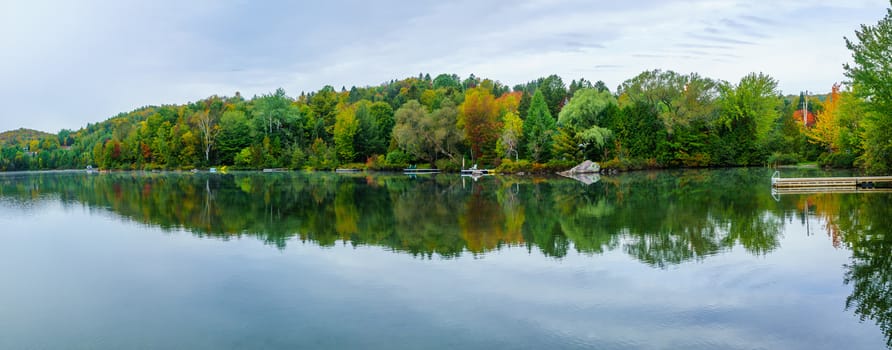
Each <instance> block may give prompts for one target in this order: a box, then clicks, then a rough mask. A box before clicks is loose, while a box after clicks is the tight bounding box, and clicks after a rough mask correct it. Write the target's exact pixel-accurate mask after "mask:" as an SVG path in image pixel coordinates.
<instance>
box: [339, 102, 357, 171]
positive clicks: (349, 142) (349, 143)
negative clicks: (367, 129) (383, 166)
mask: <svg viewBox="0 0 892 350" xmlns="http://www.w3.org/2000/svg"><path fill="white" fill-rule="evenodd" d="M358 130H359V121H358V120H356V110H355V109H354V108H353V107H352V106H344V105H341V106H340V107H339V108H338V114H337V116H335V124H334V145H335V150H336V151H337V154H338V159H339V160H340V161H341V162H352V161H353V160H354V159H355V158H356V150H355V148H354V138H355V137H356V133H357V131H358Z"/></svg>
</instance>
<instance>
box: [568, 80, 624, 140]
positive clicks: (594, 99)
mask: <svg viewBox="0 0 892 350" xmlns="http://www.w3.org/2000/svg"><path fill="white" fill-rule="evenodd" d="M616 106H617V102H616V98H615V97H613V95H612V94H610V93H609V92H607V91H598V90H596V89H594V88H583V89H580V90H578V91H576V94H575V95H573V98H572V99H570V102H568V103H567V105H566V106H565V107H564V108H563V109H562V110H561V113H560V114H559V115H558V121H557V124H558V126H560V127H562V128H565V129H567V132H568V133H569V135H568V136H569V137H570V138H572V136H574V135H576V136H578V139H579V140H580V141H581V142H582V144H583V145H584V147H587V146H588V145H592V146H594V147H596V148H597V149H603V148H604V147H605V146H606V145H607V144H608V141H609V140H610V139H611V138H612V137H613V131H612V130H610V129H608V128H606V127H605V126H606V124H607V120H608V118H609V116H608V115H607V114H608V113H611V112H612V111H614V110H615V108H616Z"/></svg>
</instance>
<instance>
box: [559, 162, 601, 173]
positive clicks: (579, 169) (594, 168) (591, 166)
mask: <svg viewBox="0 0 892 350" xmlns="http://www.w3.org/2000/svg"><path fill="white" fill-rule="evenodd" d="M600 171H601V166H600V165H598V163H595V162H593V161H590V160H586V161H584V162H582V163H579V165H577V166H575V167H573V168H572V169H570V170H567V171H565V172H564V173H567V174H592V173H598V172H600Z"/></svg>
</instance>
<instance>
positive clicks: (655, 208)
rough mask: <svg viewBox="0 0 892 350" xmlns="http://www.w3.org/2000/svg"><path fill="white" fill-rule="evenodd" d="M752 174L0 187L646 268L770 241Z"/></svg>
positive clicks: (50, 178) (760, 182)
mask: <svg viewBox="0 0 892 350" xmlns="http://www.w3.org/2000/svg"><path fill="white" fill-rule="evenodd" d="M766 179H767V177H765V176H764V171H762V170H732V171H686V172H661V173H641V174H632V175H626V176H621V177H608V178H604V179H601V180H600V181H599V182H597V183H593V184H590V185H585V184H583V183H580V182H577V181H573V180H570V179H564V178H548V179H544V178H528V177H524V178H512V177H488V178H485V179H481V180H479V181H463V180H462V179H461V178H460V177H458V176H452V175H448V174H441V175H435V176H424V177H416V178H410V177H406V176H402V175H383V176H370V175H338V174H325V173H322V174H302V173H275V174H257V173H235V174H226V175H223V174H146V173H112V174H103V175H95V174H94V175H89V174H81V173H66V174H30V175H12V176H4V177H2V178H0V195H2V197H4V198H13V199H16V200H19V201H34V200H37V199H39V198H41V197H46V196H49V197H52V198H59V199H61V201H62V202H64V203H68V204H73V203H84V204H86V205H88V206H90V207H94V208H107V209H108V210H110V211H112V212H114V213H116V214H118V215H120V216H122V217H124V218H128V219H130V220H134V221H137V222H141V223H146V224H150V225H155V226H158V227H161V228H163V229H165V230H170V229H185V230H188V231H190V232H192V233H193V234H195V235H198V236H201V237H217V238H223V239H227V238H231V237H241V236H254V237H257V238H259V239H261V240H263V241H264V242H267V243H269V244H272V245H275V246H277V247H279V248H284V247H285V246H286V245H287V242H288V241H289V240H291V239H292V238H295V237H297V238H299V239H300V240H302V241H310V242H315V243H316V244H318V245H321V246H330V245H333V244H336V243H337V242H349V243H351V244H354V245H377V246H384V247H387V248H389V249H392V250H394V251H399V252H407V253H411V254H414V255H418V256H426V257H431V256H434V255H437V256H442V257H455V256H458V255H461V254H467V253H470V254H481V253H485V252H487V251H491V250H497V249H499V248H500V247H503V246H520V245H523V246H526V247H527V248H528V249H531V250H532V249H537V250H540V251H541V252H543V253H544V254H546V255H548V256H553V257H563V256H565V255H566V254H568V253H569V252H571V251H574V250H575V251H578V252H582V253H590V254H598V253H602V252H604V251H607V250H614V249H622V250H623V251H625V252H627V253H628V254H629V255H631V256H633V257H635V258H636V259H638V260H640V261H642V262H644V263H647V264H649V265H652V266H656V267H665V266H667V265H671V264H678V263H681V262H685V261H689V260H696V259H702V258H704V257H707V256H710V255H713V254H716V253H718V252H721V251H723V250H727V249H731V248H732V247H734V246H735V245H738V244H739V245H741V246H743V248H744V249H746V250H747V251H750V252H752V253H754V254H765V253H767V252H770V251H771V250H773V249H775V248H776V247H777V245H778V237H779V235H780V234H781V228H782V224H783V219H784V215H785V214H784V213H786V212H787V211H789V209H792V208H794V207H793V206H791V205H795V204H794V203H792V202H784V201H782V202H780V203H777V202H774V201H773V200H772V198H771V197H770V196H769V195H767V194H766V193H765V192H766V191H765V183H764V182H765V181H766Z"/></svg>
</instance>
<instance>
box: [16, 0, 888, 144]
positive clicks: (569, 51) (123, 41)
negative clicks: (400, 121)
mask: <svg viewBox="0 0 892 350" xmlns="http://www.w3.org/2000/svg"><path fill="white" fill-rule="evenodd" d="M889 5H890V3H889V1H887V0H846V1H839V0H836V1H824V0H783V1H779V0H775V1H763V0H685V1H681V0H662V1H660V0H625V1H615V0H611V1H587V0H563V1H561V0H555V1H546V0H516V1H501V0H493V1H487V0H457V1H441V0H416V1H391V0H378V1H337V0H328V1H312V2H302V1H301V2H299V1H275V0H273V1H262V2H261V1H247V0H245V1H227V0H211V1H204V0H195V1H181V0H153V1H127V0H121V1H104V0H79V1H45V0H0V105H2V106H3V107H2V108H0V131H2V130H11V129H17V128H20V127H25V128H32V129H38V130H42V131H47V132H53V133H55V132H58V131H59V130H60V129H63V128H67V129H79V128H81V127H84V126H86V124H87V123H95V122H100V121H103V120H106V119H108V118H109V117H112V116H114V115H116V114H118V113H121V112H127V111H131V110H133V109H136V108H138V107H141V106H146V105H161V104H182V103H186V102H189V101H195V100H199V99H202V98H205V97H208V96H211V95H220V96H232V95H234V94H235V92H236V91H238V92H240V93H241V94H242V95H243V96H246V97H251V96H254V95H261V94H265V93H269V92H272V91H274V90H275V89H276V88H279V87H282V88H284V89H285V91H286V92H287V93H288V94H289V95H291V96H298V95H300V93H301V92H302V91H306V92H309V91H316V90H319V89H320V88H322V87H323V86H325V85H332V86H334V87H335V88H337V89H340V88H341V87H342V86H345V87H346V88H347V89H349V88H350V87H351V86H375V85H379V84H381V83H383V82H385V81H389V80H391V79H402V78H406V77H409V76H417V75H418V74H419V73H429V74H430V75H431V76H432V77H435V76H436V75H437V74H440V73H449V74H452V73H455V74H458V75H460V76H462V77H467V76H468V75H469V74H472V73H473V74H474V75H476V76H478V77H483V78H490V79H493V80H498V81H500V82H502V83H503V84H506V85H509V86H513V85H515V84H520V83H524V82H527V81H530V80H534V79H536V78H539V77H544V76H547V75H550V74H558V75H559V76H561V77H562V78H563V80H564V82H565V83H567V84H569V82H570V81H571V80H573V79H579V78H580V77H584V78H586V79H587V80H590V81H597V80H603V81H604V82H605V83H606V84H607V86H609V87H611V89H614V88H615V87H616V86H618V85H619V84H621V83H622V82H623V81H625V80H627V79H630V78H632V77H634V76H636V75H638V74H639V73H641V72H642V71H645V70H651V69H663V70H674V71H676V72H679V73H692V72H696V73H698V74H700V75H701V76H706V77H710V78H714V79H722V80H726V81H731V82H735V81H739V79H740V78H741V77H743V76H744V75H746V74H748V73H750V72H764V73H766V74H768V75H770V76H772V77H774V78H775V79H777V80H778V82H779V89H780V90H781V91H782V92H783V93H784V94H798V93H799V92H800V91H803V90H807V91H813V92H827V91H829V90H830V87H831V86H832V84H834V83H836V82H842V81H844V80H845V77H844V75H843V69H842V65H843V64H844V63H846V62H850V60H851V55H850V53H849V51H848V50H847V49H846V47H845V41H844V39H843V37H849V38H853V37H854V33H855V30H857V29H858V28H859V27H860V25H861V24H871V25H872V24H875V23H877V21H879V20H880V19H881V18H882V17H883V15H884V14H885V11H886V8H888V7H889Z"/></svg>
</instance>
